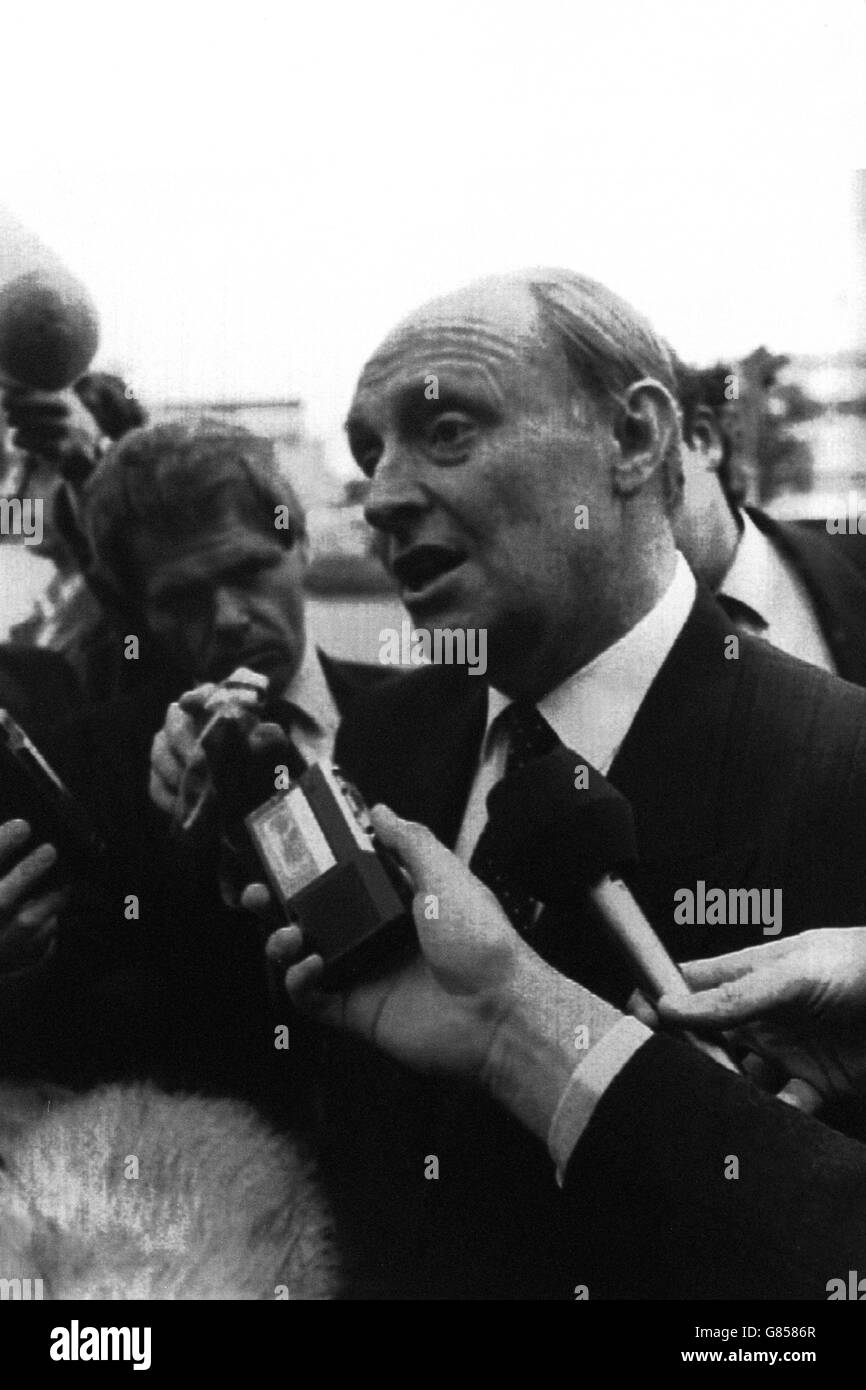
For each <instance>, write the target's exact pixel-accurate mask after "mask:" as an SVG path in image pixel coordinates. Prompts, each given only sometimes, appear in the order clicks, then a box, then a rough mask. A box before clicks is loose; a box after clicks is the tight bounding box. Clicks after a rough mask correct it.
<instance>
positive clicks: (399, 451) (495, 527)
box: [347, 283, 617, 689]
mask: <svg viewBox="0 0 866 1390" xmlns="http://www.w3.org/2000/svg"><path fill="white" fill-rule="evenodd" d="M347 428H348V434H349V442H350V446H351V449H352V452H353V454H354V456H355V459H356V461H357V462H358V464H359V465H360V467H361V468H362V469H363V471H364V472H365V473H366V474H367V476H368V477H370V478H371V479H372V487H371V490H370V494H369V497H368V500H367V505H366V508H365V510H366V515H367V518H368V520H369V521H370V523H371V524H372V525H373V526H375V527H376V528H378V529H379V530H380V531H381V532H382V533H383V535H384V538H385V545H384V551H385V558H386V563H387V565H388V567H389V569H391V571H392V572H393V573H394V575H395V577H396V579H397V581H398V583H399V584H400V587H401V592H402V597H403V601H404V603H405V604H406V607H407V608H408V610H409V612H410V614H411V615H412V617H413V619H414V620H415V622H416V623H418V624H420V625H421V626H423V627H428V628H429V627H433V626H444V627H458V628H459V627H463V628H479V629H486V630H487V632H488V639H487V640H488V662H489V669H490V674H491V678H492V679H493V681H494V683H502V682H503V679H504V680H505V682H506V684H505V685H504V688H506V689H507V679H508V673H509V668H510V667H511V666H512V665H514V664H515V663H517V664H518V665H523V666H525V665H526V664H527V663H530V664H531V662H532V661H536V664H537V665H538V668H539V670H541V669H546V668H547V667H550V666H553V667H556V666H557V665H563V664H564V665H565V666H566V667H568V665H569V661H568V655H567V654H568V652H569V650H570V649H573V648H575V647H576V648H579V647H580V645H581V642H582V640H583V638H586V637H588V635H589V632H590V630H591V629H592V628H593V627H594V626H595V625H596V624H597V623H598V621H599V614H598V613H597V611H596V608H597V600H598V598H599V595H600V593H601V592H602V591H603V587H604V583H605V572H606V569H607V565H608V560H607V555H608V554H609V553H610V547H611V538H612V536H613V535H614V532H615V528H616V525H617V517H616V514H615V509H614V506H613V497H612V488H611V482H610V468H609V463H608V455H607V452H606V450H607V447H608V444H607V440H606V438H605V433H604V430H603V429H602V427H601V424H600V420H599V416H598V412H597V410H596V409H595V407H594V406H593V404H592V402H591V401H590V400H589V398H588V397H586V396H585V395H584V394H583V393H580V396H578V393H577V392H576V391H575V388H574V384H573V382H572V380H571V379H570V375H569V372H568V367H567V363H566V361H565V358H564V355H563V354H562V352H561V351H560V349H559V348H558V346H557V345H556V344H553V343H551V342H550V341H549V339H548V337H547V335H546V333H545V332H544V331H543V328H542V325H541V324H540V322H539V318H538V312H537V308H536V305H535V301H534V300H533V298H532V296H531V294H530V293H529V291H528V290H527V289H526V288H525V287H523V286H521V285H508V286H507V287H505V288H503V287H502V285H501V284H495V283H494V284H492V285H491V284H488V285H482V286H475V287H473V289H472V290H471V291H464V292H461V293H460V294H458V295H454V296H449V297H448V299H445V300H441V301H438V302H437V303H435V304H433V305H431V306H428V307H427V308H426V309H424V310H421V311H420V312H419V313H418V314H416V315H413V316H412V318H411V319H409V320H407V321H406V323H405V324H403V325H401V326H400V328H398V329H397V330H396V331H395V332H394V333H393V334H392V335H391V336H390V337H389V338H388V339H387V340H386V341H385V343H384V344H383V345H382V347H381V348H380V349H379V350H378V351H377V352H376V354H375V355H374V357H373V358H372V359H371V360H370V361H369V362H368V363H367V366H366V367H365V368H364V371H363V373H362V376H361V379H360V382H359V385H358V388H357V391H356V394H355V399H354V401H353V404H352V407H351V410H350V413H349V420H348V426H347ZM577 505H585V506H588V508H589V516H590V526H589V528H588V529H586V530H580V531H579V530H577V529H576V527H575V507H576V506H577ZM590 640H591V639H590ZM572 669H573V663H572Z"/></svg>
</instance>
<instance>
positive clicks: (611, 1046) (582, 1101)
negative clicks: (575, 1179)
mask: <svg viewBox="0 0 866 1390" xmlns="http://www.w3.org/2000/svg"><path fill="white" fill-rule="evenodd" d="M651 1037H653V1033H652V1030H651V1029H650V1028H647V1027H646V1025H645V1024H643V1023H640V1022H639V1021H638V1020H637V1019H636V1018H623V1019H620V1021H619V1023H617V1024H615V1025H614V1027H613V1028H611V1029H610V1031H609V1032H607V1033H605V1035H604V1037H603V1038H601V1039H600V1040H599V1041H598V1042H597V1043H596V1044H595V1046H594V1047H591V1048H590V1049H589V1051H588V1052H587V1054H586V1056H585V1057H584V1058H583V1060H582V1061H581V1062H579V1063H578V1065H577V1066H576V1067H575V1069H574V1071H573V1072H572V1075H571V1079H570V1081H569V1083H568V1085H567V1086H566V1088H565V1090H564V1091H563V1093H562V1095H561V1096H560V1098H559V1104H558V1105H557V1107H556V1110H555V1111H554V1115H553V1119H552V1120H551V1122H550V1129H549V1131H548V1135H547V1147H548V1149H549V1150H550V1155H551V1157H552V1159H553V1161H554V1163H555V1164H556V1181H557V1182H558V1183H559V1185H560V1187H561V1186H562V1184H563V1181H564V1178H565V1170H566V1168H567V1166H568V1160H569V1159H570V1158H571V1155H572V1153H573V1152H574V1149H575V1146H576V1144H577V1142H578V1140H579V1139H580V1137H581V1135H582V1134H583V1131H584V1130H585V1129H586V1126H587V1125H588V1124H589V1122H590V1120H591V1118H592V1113H593V1111H594V1110H595V1107H596V1105H597V1104H598V1102H599V1100H600V1099H601V1097H602V1095H603V1094H604V1092H605V1091H606V1090H607V1088H608V1086H609V1085H610V1084H611V1082H612V1081H613V1079H614V1078H615V1077H616V1076H618V1075H619V1073H620V1072H621V1071H622V1069H623V1067H624V1066H625V1064H626V1062H628V1061H629V1059H630V1058H631V1057H633V1056H634V1054H635V1053H636V1052H637V1050H638V1048H639V1047H643V1045H644V1043H645V1042H647V1041H648V1040H649V1039H650V1038H651Z"/></svg>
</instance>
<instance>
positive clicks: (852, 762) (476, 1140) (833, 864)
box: [328, 593, 866, 1298]
mask: <svg viewBox="0 0 866 1390" xmlns="http://www.w3.org/2000/svg"><path fill="white" fill-rule="evenodd" d="M730 627H731V625H730V621H729V620H728V619H727V618H726V617H725V615H724V614H723V613H722V612H721V610H720V609H719V608H718V606H717V605H716V604H715V602H714V601H713V600H712V599H711V598H710V597H709V596H708V595H706V594H704V593H700V594H699V597H698V599H697V602H696V604H695V607H694V609H693V611H692V613H691V615H690V617H689V619H688V621H687V624H686V626H685V628H684V630H683V632H682V634H681V636H680V638H679V640H678V641H677V643H676V644H675V646H674V649H673V650H672V652H671V654H670V656H669V657H668V659H667V661H666V662H665V664H664V666H663V668H662V670H661V672H660V673H659V675H658V677H657V678H656V680H655V682H654V684H653V686H652V688H651V689H650V691H649V693H648V695H647V697H646V699H645V700H644V703H643V705H642V707H641V709H640V711H639V712H638V715H637V718H636V719H635V722H634V724H633V726H632V728H631V730H630V732H629V734H628V736H627V737H626V739H625V741H624V743H623V745H622V747H621V749H620V750H619V753H618V755H617V757H616V759H615V761H614V764H613V767H612V769H611V771H610V774H609V775H610V780H611V781H612V782H613V784H614V785H615V786H616V787H617V788H618V789H619V790H620V791H621V792H623V793H624V794H625V795H626V796H627V797H628V799H629V800H630V802H631V804H632V807H633V810H634V814H635V820H636V827H637V834H638V844H639V849H640V854H641V863H640V867H639V869H638V870H637V871H636V872H634V873H633V874H632V875H631V886H632V889H633V891H634V892H635V894H636V896H637V898H638V900H639V901H640V902H641V904H642V905H643V906H644V908H645V910H646V911H647V913H648V915H649V917H650V920H651V921H652V922H653V923H654V924H655V926H656V928H657V930H658V931H659V933H660V935H661V936H662V937H663V938H664V939H665V941H666V942H667V944H668V947H669V949H670V950H671V952H672V954H673V955H674V956H675V957H677V958H680V959H683V958H693V957H696V956H700V955H710V954H718V953H721V952H724V951H728V950H735V949H738V948H739V947H741V946H744V945H747V944H756V943H759V942H762V941H766V940H769V939H770V938H769V937H767V936H764V934H763V930H762V925H760V924H757V925H751V926H749V925H746V926H712V925H705V926H700V925H694V926H680V925H677V924H675V922H674V920H673V917H674V908H675V900H674V893H675V892H676V890H677V889H681V888H691V889H693V890H694V889H695V888H696V884H697V882H698V881H699V880H703V881H704V883H705V884H706V887H707V888H708V889H709V888H710V887H719V888H723V889H729V888H734V887H739V888H749V887H757V888H767V889H781V890H782V901H783V931H785V932H791V931H796V930H799V929H801V928H804V927H812V926H821V925H831V924H832V925H836V924H840V923H857V922H864V921H866V869H864V865H866V816H864V814H863V808H864V806H866V694H864V692H862V691H860V690H858V689H857V688H855V687H854V686H850V685H847V684H846V683H844V682H841V681H839V680H837V679H836V678H834V677H830V676H827V675H826V674H825V673H823V672H821V671H819V670H818V669H817V668H814V667H810V666H806V665H804V664H803V663H800V662H796V661H794V660H792V659H791V658H789V657H787V656H785V655H784V654H782V653H780V652H777V651H775V650H774V649H772V648H770V647H769V646H768V645H767V644H766V643H763V642H759V641H756V640H753V639H749V638H747V637H741V638H740V644H739V657H738V659H736V660H728V659H726V657H725V648H726V638H727V637H728V635H729V633H730ZM485 711H486V692H485V689H484V685H483V682H482V681H481V680H480V679H479V678H477V677H473V676H471V675H469V674H468V673H466V672H464V671H462V670H461V671H458V670H455V669H454V668H427V669H424V670H422V671H419V672H416V673H413V674H411V675H409V676H406V677H399V678H395V679H393V680H390V681H386V682H383V683H382V684H381V685H380V686H379V687H377V688H376V689H375V690H374V691H371V692H369V693H368V696H367V697H366V698H364V699H362V700H361V701H360V702H359V704H358V705H357V706H356V709H355V712H354V715H353V716H351V717H349V718H347V720H346V721H345V722H344V725H343V727H342V730H341V733H340V735H339V738H338V744H337V756H338V759H339V761H340V762H341V763H342V765H343V766H344V768H345V769H346V771H347V772H348V774H349V775H350V776H351V777H352V778H353V779H354V780H355V782H356V783H357V784H358V786H359V787H360V789H361V791H362V792H363V793H364V795H365V797H366V799H367V800H368V801H370V802H373V801H377V800H381V801H384V802H386V803H388V804H389V805H391V806H392V807H393V808H394V809H395V810H396V811H397V812H398V813H399V814H401V815H403V816H407V817H410V818H414V819H417V820H420V821H422V822H424V823H426V824H427V825H428V826H430V827H431V829H432V830H433V831H434V832H435V833H436V834H437V835H438V836H439V837H440V838H441V839H442V840H444V842H445V843H446V844H449V845H453V844H454V842H455V839H456V836H457V834H458V831H459V827H460V823H461V819H462V816H463V811H464V807H465V804H466V799H467V795H468V791H469V787H470V783H471V779H472V776H473V772H474V768H475V764H476V759H477V754H478V749H479V744H480V739H481V734H482V730H483V728H484V722H485ZM578 751H579V750H578ZM531 940H532V942H533V944H534V945H535V946H536V948H537V949H538V950H539V951H540V953H541V954H542V955H543V956H545V957H546V959H548V960H549V961H550V962H551V963H552V964H553V965H554V966H556V967H557V968H558V969H560V970H562V971H564V972H565V973H566V974H568V975H570V976H571V977H572V978H576V979H578V980H580V981H581V982H582V983H584V984H585V985H587V986H588V987H589V988H591V989H593V990H595V991H596V992H597V993H599V994H601V995H603V996H605V997H607V998H609V999H610V1000H612V1001H613V1002H614V1003H617V1004H620V1005H622V1004H623V1003H624V1002H625V999H626V998H627V996H628V994H629V992H630V990H631V988H632V985H633V983H634V981H633V979H632V978H631V976H630V973H629V972H628V971H627V970H625V969H624V968H623V966H622V964H621V963H620V961H619V959H618V958H617V957H616V955H615V954H614V953H613V952H612V950H611V949H610V948H609V946H608V944H607V942H606V941H605V940H604V938H603V937H602V936H601V935H600V934H599V932H598V930H597V929H596V927H595V926H594V924H593V923H592V922H591V920H590V918H589V916H588V914H587V912H586V910H585V907H584V905H583V904H582V903H581V902H575V903H574V907H573V910H571V911H569V912H563V911H553V910H548V911H546V912H545V913H544V914H543V915H542V918H541V920H540V923H539V925H538V927H537V928H536V929H535V932H534V934H533V936H532V938H531ZM328 1048H329V1053H330V1055H331V1058H332V1077H331V1083H330V1084H331V1087H332V1091H333V1095H334V1096H335V1097H338V1098H339V1099H338V1102H337V1104H336V1106H335V1121H336V1122H335V1124H334V1126H333V1131H332V1142H331V1147H330V1150H329V1152H330V1154H331V1156H332V1159H333V1164H334V1179H333V1181H334V1185H335V1188H336V1190H337V1191H338V1192H339V1193H340V1194H341V1197H342V1200H343V1211H344V1214H345V1216H346V1219H347V1222H348V1223H349V1224H351V1216H352V1214H353V1206H354V1205H355V1204H357V1203H358V1202H361V1203H362V1209H364V1211H365V1219H362V1220H361V1221H360V1222H358V1223H356V1228H355V1230H354V1236H355V1239H356V1241H357V1248H358V1252H359V1260H360V1262H361V1264H362V1266H363V1268H364V1269H365V1273H366V1277H368V1278H372V1279H373V1284H374V1287H375V1280H376V1278H377V1259H384V1257H382V1256H381V1255H377V1251H381V1248H382V1242H383V1241H384V1242H385V1244H386V1246H387V1249H388V1259H387V1261H386V1262H385V1264H386V1265H387V1271H386V1272H387V1276H388V1279H387V1282H388V1284H389V1286H390V1291H391V1292H393V1289H394V1288H397V1289H400V1288H402V1289H403V1290H404V1291H405V1292H406V1296H415V1297H443V1296H456V1297H462V1298H466V1297H469V1298H471V1297H496V1298H502V1297H505V1298H509V1297H533V1298H537V1297H560V1298H561V1297H571V1296H572V1295H571V1290H572V1289H573V1286H574V1284H576V1283H579V1282H586V1280H585V1279H581V1278H580V1277H579V1276H580V1270H581V1268H583V1267H584V1266H583V1265H582V1263H581V1256H580V1252H579V1250H578V1251H577V1253H576V1252H575V1249H574V1241H573V1231H572V1230H571V1229H570V1228H567V1226H566V1225H564V1224H563V1220H562V1208H561V1198H560V1195H559V1193H558V1192H557V1191H556V1189H555V1185H554V1182H553V1177H552V1173H551V1167H550V1161H549V1159H548V1157H547V1155H546V1154H545V1153H543V1152H542V1150H541V1146H539V1145H537V1144H536V1143H535V1142H534V1141H531V1140H529V1139H528V1137H527V1136H525V1135H523V1134H520V1133H518V1132H517V1126H516V1124H513V1123H512V1122H511V1121H510V1120H509V1119H508V1118H507V1117H505V1116H502V1115H500V1114H498V1113H497V1112H496V1110H495V1108H494V1107H493V1106H492V1104H489V1105H488V1104H487V1103H486V1102H485V1101H483V1100H482V1099H480V1098H479V1097H477V1096H476V1095H471V1096H464V1095H463V1094H462V1093H461V1092H460V1090H459V1088H457V1087H454V1086H451V1085H449V1084H446V1083H430V1082H427V1081H425V1080H424V1079H423V1078H414V1077H408V1076H407V1075H406V1074H405V1073H403V1072H401V1071H400V1069H399V1068H396V1067H393V1066H391V1065H389V1064H387V1063H386V1062H384V1061H382V1060H380V1059H373V1058H367V1057H365V1056H364V1055H363V1054H360V1053H359V1050H358V1049H357V1046H356V1045H354V1044H351V1043H349V1044H345V1043H343V1042H342V1040H339V1039H335V1040H332V1041H331V1042H330V1043H329V1044H328ZM618 1142H620V1143H621V1144H622V1145H623V1146H625V1147H627V1148H628V1149H629V1150H631V1149H632V1147H633V1145H635V1144H640V1143H641V1137H640V1126H639V1125H636V1126H635V1127H634V1128H633V1130H630V1131H628V1132H624V1133H621V1134H619V1136H618ZM694 1142H695V1143H696V1144H700V1142H701V1135H700V1134H699V1133H698V1134H697V1135H696V1136H695V1137H694ZM735 1150H736V1145H735V1142H734V1140H733V1139H732V1140H731V1143H730V1147H729V1149H728V1150H726V1152H733V1151H735ZM431 1154H436V1155H437V1156H438V1157H439V1159H440V1179H439V1180H438V1182H436V1181H425V1180H424V1178H423V1160H424V1156H425V1155H431ZM347 1165H348V1167H347ZM359 1189H360V1192H359ZM605 1200H606V1201H607V1202H609V1203H613V1204H615V1202H616V1200H617V1199H616V1191H615V1189H614V1188H612V1189H611V1190H610V1192H609V1193H608V1194H607V1196H606V1198H605ZM363 1204H366V1207H365V1208H364V1205H363ZM373 1213H375V1216H374V1215H373ZM371 1230H372V1231H374V1232H377V1238H376V1241H374V1242H373V1244H372V1245H371V1244H370V1243H369V1242H368V1240H367V1236H368V1234H369V1232H370V1231H371ZM624 1258H625V1256H624ZM712 1258H714V1259H716V1260H717V1261H721V1264H720V1265H719V1268H720V1269H721V1268H722V1267H723V1263H724V1259H725V1253H724V1249H723V1248H721V1247H720V1248H719V1249H718V1250H716V1251H715V1252H714V1253H713V1256H712ZM370 1270H373V1271H374V1272H373V1274H372V1275H370V1273H369V1271H370ZM828 1277H829V1275H828ZM609 1287H611V1286H610V1285H609Z"/></svg>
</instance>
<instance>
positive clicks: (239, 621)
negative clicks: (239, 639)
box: [213, 586, 250, 632]
mask: <svg viewBox="0 0 866 1390" xmlns="http://www.w3.org/2000/svg"><path fill="white" fill-rule="evenodd" d="M249 622H250V615H249V613H248V612H247V608H246V604H245V603H244V601H243V597H242V595H241V594H239V593H238V592H237V590H235V589H232V588H230V587H228V586H224V587H221V588H219V589H217V590H216V592H215V594H214V607H213V625H214V628H215V629H216V630H217V631H218V632H243V631H244V630H245V629H246V628H247V627H249Z"/></svg>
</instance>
